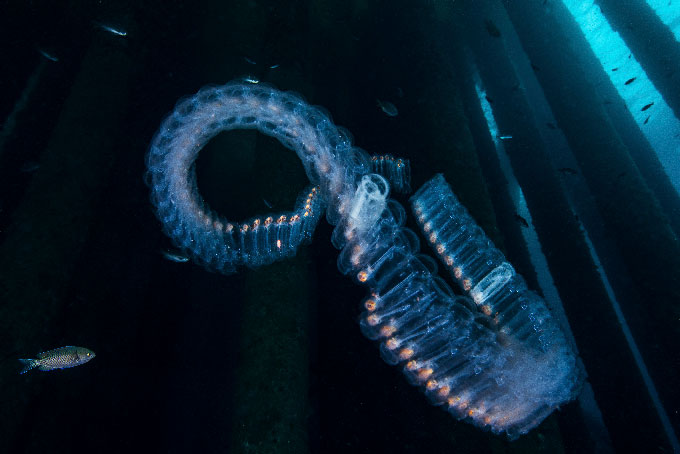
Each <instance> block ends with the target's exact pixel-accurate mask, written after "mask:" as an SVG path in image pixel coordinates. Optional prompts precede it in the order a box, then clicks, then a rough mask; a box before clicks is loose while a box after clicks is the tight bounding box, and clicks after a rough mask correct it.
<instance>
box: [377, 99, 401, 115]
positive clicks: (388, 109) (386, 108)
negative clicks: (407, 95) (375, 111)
mask: <svg viewBox="0 0 680 454" xmlns="http://www.w3.org/2000/svg"><path fill="white" fill-rule="evenodd" d="M376 101H377V102H378V107H380V108H381V109H382V111H383V112H385V114H386V115H387V116H388V117H396V116H397V115H399V111H398V110H397V107H396V106H395V105H394V104H392V103H391V102H389V101H381V100H379V99H376Z"/></svg>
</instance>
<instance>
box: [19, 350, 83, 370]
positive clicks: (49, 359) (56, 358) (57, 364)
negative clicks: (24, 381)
mask: <svg viewBox="0 0 680 454" xmlns="http://www.w3.org/2000/svg"><path fill="white" fill-rule="evenodd" d="M94 357H95V354H94V352H93V351H92V350H89V349H87V348H83V347H71V346H66V347H61V348H55V349H54V350H49V351H46V352H42V353H38V358H37V359H20V360H19V361H21V363H22V364H23V365H24V369H23V370H22V371H21V373H22V374H25V373H26V372H28V371H29V370H31V369H35V368H38V369H39V370H42V371H47V370H54V369H67V368H69V367H76V366H80V365H81V364H85V363H86V362H88V361H89V360H91V359H92V358H94Z"/></svg>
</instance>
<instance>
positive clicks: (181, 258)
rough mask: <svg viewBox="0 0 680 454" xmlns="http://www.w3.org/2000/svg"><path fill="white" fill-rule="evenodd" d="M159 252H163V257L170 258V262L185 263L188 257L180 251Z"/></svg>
mask: <svg viewBox="0 0 680 454" xmlns="http://www.w3.org/2000/svg"><path fill="white" fill-rule="evenodd" d="M161 254H163V257H164V258H165V259H166V260H170V261H171V262H176V263H185V262H188V261H189V257H187V256H186V255H184V254H182V253H181V252H174V251H161Z"/></svg>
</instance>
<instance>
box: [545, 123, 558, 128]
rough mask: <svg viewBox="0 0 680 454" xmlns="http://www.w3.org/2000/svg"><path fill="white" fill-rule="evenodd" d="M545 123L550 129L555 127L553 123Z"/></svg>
mask: <svg viewBox="0 0 680 454" xmlns="http://www.w3.org/2000/svg"><path fill="white" fill-rule="evenodd" d="M545 125H546V126H547V127H549V128H550V129H557V126H555V123H551V122H547V123H546V124H545Z"/></svg>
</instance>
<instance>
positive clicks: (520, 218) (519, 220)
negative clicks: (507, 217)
mask: <svg viewBox="0 0 680 454" xmlns="http://www.w3.org/2000/svg"><path fill="white" fill-rule="evenodd" d="M513 216H514V218H515V221H517V222H519V223H520V224H521V225H522V227H525V228H529V223H528V222H527V220H526V219H524V218H523V217H522V216H520V215H519V214H517V213H515V214H513Z"/></svg>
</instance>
